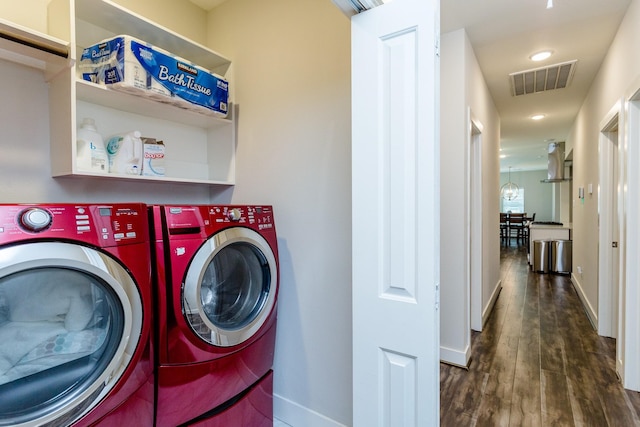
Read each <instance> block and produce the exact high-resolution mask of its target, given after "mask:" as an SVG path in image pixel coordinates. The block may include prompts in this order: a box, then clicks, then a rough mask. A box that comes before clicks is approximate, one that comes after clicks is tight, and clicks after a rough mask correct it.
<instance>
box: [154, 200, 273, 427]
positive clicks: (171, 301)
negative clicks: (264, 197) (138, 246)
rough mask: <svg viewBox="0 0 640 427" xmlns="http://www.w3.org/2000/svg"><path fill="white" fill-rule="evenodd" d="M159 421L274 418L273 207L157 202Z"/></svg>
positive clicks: (260, 422) (229, 422) (265, 421)
mask: <svg viewBox="0 0 640 427" xmlns="http://www.w3.org/2000/svg"><path fill="white" fill-rule="evenodd" d="M151 217H152V223H153V227H152V228H153V234H154V235H153V237H152V240H154V241H155V251H153V253H154V255H153V256H154V264H155V266H156V268H155V275H156V281H157V299H158V310H159V311H158V313H157V329H156V330H157V333H158V336H157V343H158V347H157V364H156V420H155V421H156V425H157V426H158V427H165V426H171V427H173V426H178V425H182V424H189V425H198V426H211V427H216V426H245V425H246V426H252V427H259V426H271V425H272V423H273V380H272V370H271V369H272V365H273V353H274V347H275V336H276V302H277V292H278V249H277V238H276V230H275V225H274V218H273V209H272V208H271V206H154V207H153V208H151Z"/></svg>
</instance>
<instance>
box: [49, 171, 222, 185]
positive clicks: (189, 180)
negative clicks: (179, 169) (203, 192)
mask: <svg viewBox="0 0 640 427" xmlns="http://www.w3.org/2000/svg"><path fill="white" fill-rule="evenodd" d="M58 177H67V178H79V179H85V178H89V179H92V178H95V179H100V180H105V179H106V180H114V181H128V182H136V181H137V182H165V183H172V184H198V185H221V186H233V185H234V183H233V182H228V181H213V180H209V179H194V178H175V177H166V176H143V175H116V174H100V173H91V172H74V173H69V174H66V175H58Z"/></svg>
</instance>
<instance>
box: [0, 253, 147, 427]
mask: <svg viewBox="0 0 640 427" xmlns="http://www.w3.org/2000/svg"><path fill="white" fill-rule="evenodd" d="M138 295H139V294H138V293H137V287H136V286H135V283H134V282H133V280H132V279H131V277H130V276H129V275H128V273H127V272H126V271H125V270H124V268H122V267H121V266H120V265H119V264H118V263H117V262H115V261H114V260H112V259H111V258H109V257H108V256H106V255H104V254H102V253H99V252H97V251H94V250H92V249H88V248H85V247H81V246H78V245H71V244H66V243H53V242H52V243H30V244H23V245H18V246H13V247H8V248H3V249H0V342H2V345H0V426H31V425H49V424H51V425H68V424H71V423H72V422H74V421H75V420H77V419H78V418H79V417H81V416H82V415H83V414H84V413H86V412H87V411H88V410H89V409H91V408H92V407H94V406H95V405H96V404H98V402H99V401H100V400H101V399H102V398H103V397H104V395H105V394H106V393H107V392H108V391H109V390H110V389H111V388H112V387H113V386H114V385H115V383H117V380H118V378H117V377H118V376H119V375H120V374H121V373H122V371H123V369H122V364H123V363H126V362H127V361H128V360H125V358H124V357H123V354H124V353H125V352H126V351H127V348H128V347H129V349H130V347H131V345H132V343H130V340H131V336H134V337H135V338H134V339H137V338H138V335H139V332H140V326H139V325H141V322H139V321H138V320H139V319H135V316H134V315H133V313H132V307H134V308H135V310H139V312H140V313H141V311H142V305H141V301H140V299H139V296H138ZM132 296H133V298H132ZM136 296H137V299H136ZM133 345H135V343H133ZM134 348H135V347H134ZM115 372H118V374H117V375H116V374H115Z"/></svg>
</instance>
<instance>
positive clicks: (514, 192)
mask: <svg viewBox="0 0 640 427" xmlns="http://www.w3.org/2000/svg"><path fill="white" fill-rule="evenodd" d="M519 192H520V188H519V187H518V185H517V184H514V183H513V182H511V166H509V182H507V183H506V184H504V185H503V186H502V187H500V196H501V197H502V198H503V199H505V200H514V199H516V198H517V197H518V193H519Z"/></svg>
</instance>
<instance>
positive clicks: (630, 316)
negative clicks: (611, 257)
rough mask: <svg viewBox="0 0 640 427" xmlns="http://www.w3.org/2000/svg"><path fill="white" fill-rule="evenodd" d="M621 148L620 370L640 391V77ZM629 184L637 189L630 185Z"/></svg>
mask: <svg viewBox="0 0 640 427" xmlns="http://www.w3.org/2000/svg"><path fill="white" fill-rule="evenodd" d="M624 120H625V123H624V129H625V134H624V138H623V139H622V150H621V156H620V157H621V158H622V159H621V164H622V167H621V171H620V173H621V175H622V181H621V183H622V185H621V187H622V188H623V193H622V194H623V197H624V198H623V200H622V206H623V212H622V216H623V221H622V223H621V235H622V236H623V240H622V242H621V243H622V244H621V245H620V247H621V249H620V250H621V252H620V258H621V266H622V268H621V270H622V272H621V275H620V316H619V317H620V320H619V325H620V326H619V338H618V341H617V345H616V369H617V371H618V374H619V375H620V378H622V384H623V386H624V387H625V388H626V389H630V390H635V391H640V358H638V355H639V354H640V328H639V327H638V325H640V310H638V307H640V289H639V286H638V284H640V266H639V265H638V259H639V257H640V190H639V189H638V187H637V184H638V182H640V76H639V77H638V78H636V80H635V81H634V82H633V84H631V85H630V88H629V89H628V90H627V91H626V96H625V102H624ZM629 183H632V184H633V188H629Z"/></svg>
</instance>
